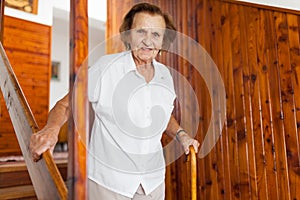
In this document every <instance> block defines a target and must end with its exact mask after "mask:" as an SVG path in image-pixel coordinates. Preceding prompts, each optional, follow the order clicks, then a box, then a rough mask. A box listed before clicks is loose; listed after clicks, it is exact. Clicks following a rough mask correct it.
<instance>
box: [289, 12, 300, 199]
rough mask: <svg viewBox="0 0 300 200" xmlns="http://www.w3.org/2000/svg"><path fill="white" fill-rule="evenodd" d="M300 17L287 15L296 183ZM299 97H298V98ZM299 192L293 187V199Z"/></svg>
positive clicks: (299, 162)
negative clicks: (292, 96)
mask: <svg viewBox="0 0 300 200" xmlns="http://www.w3.org/2000/svg"><path fill="white" fill-rule="evenodd" d="M298 19H300V16H297V15H291V14H287V23H288V35H289V46H290V62H291V70H292V73H291V79H292V85H293V94H294V107H293V108H292V111H293V113H294V117H295V136H294V138H289V139H293V140H294V147H293V148H294V149H295V150H296V151H295V150H294V151H293V155H292V156H291V157H290V156H289V158H290V159H289V160H288V163H289V167H290V168H291V170H293V173H292V174H290V175H291V176H295V177H297V179H296V181H298V182H299V179H300V146H299V142H300V98H299V96H298V95H299V94H300V84H299V81H298V80H300V76H299V75H300V67H299V66H300V43H299V39H300V34H299V33H300V28H299V27H300V26H299V25H300V24H299V22H300V21H298ZM296 95H297V96H296ZM299 195H300V194H299V192H297V191H296V188H295V187H294V186H292V187H291V198H292V199H300V197H299Z"/></svg>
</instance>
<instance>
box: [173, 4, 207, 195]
mask: <svg viewBox="0 0 300 200" xmlns="http://www.w3.org/2000/svg"><path fill="white" fill-rule="evenodd" d="M194 6H195V5H194ZM195 7H196V8H197V9H196V13H197V14H196V24H197V26H196V27H197V30H196V32H197V34H196V35H197V37H196V39H197V41H198V42H199V44H204V41H205V39H204V31H205V30H206V27H205V26H204V24H203V21H204V15H203V13H204V1H198V2H197V6H195ZM182 19H183V18H178V19H177V20H178V23H180V22H181V21H182ZM178 31H179V32H181V29H178ZM199 31H200V32H201V34H198V32H199ZM202 47H203V45H202ZM203 48H204V47H203ZM193 75H194V76H195V78H194V79H195V81H196V83H195V92H196V94H197V97H198V100H199V114H200V116H199V121H200V123H199V129H198V137H197V138H198V139H199V141H200V143H201V141H203V140H204V137H205V133H206V131H207V128H208V124H207V118H209V116H210V115H208V113H207V110H208V109H207V108H208V105H209V104H210V101H209V98H208V97H207V94H208V89H207V87H206V84H205V82H204V81H200V80H202V75H201V74H198V73H195V74H193ZM199 97H200V99H199ZM206 159H207V158H206ZM209 166H210V165H209V163H208V162H207V161H206V160H205V158H204V159H200V160H199V159H198V177H197V179H198V185H199V186H198V188H199V190H198V193H197V194H198V198H200V199H206V198H207V196H209V187H210V184H209V183H211V182H210V181H209V180H210V174H209V173H208V172H207V171H208V169H207V168H209ZM207 183H208V184H207Z"/></svg>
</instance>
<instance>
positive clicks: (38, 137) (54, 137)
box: [30, 127, 59, 162]
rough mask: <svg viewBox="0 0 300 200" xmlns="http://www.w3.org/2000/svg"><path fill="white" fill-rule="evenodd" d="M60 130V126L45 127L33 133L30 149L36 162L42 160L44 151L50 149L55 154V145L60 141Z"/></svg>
mask: <svg viewBox="0 0 300 200" xmlns="http://www.w3.org/2000/svg"><path fill="white" fill-rule="evenodd" d="M58 132H59V128H54V127H44V128H43V129H42V130H40V131H39V132H37V133H35V134H32V135H31V138H30V150H31V154H32V159H33V161H34V162H37V161H38V160H40V159H41V155H42V153H44V152H45V151H47V150H48V149H49V150H50V153H51V154H53V150H54V147H55V145H56V143H57V141H58Z"/></svg>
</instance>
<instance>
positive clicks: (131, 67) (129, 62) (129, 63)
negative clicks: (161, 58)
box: [125, 51, 164, 80]
mask: <svg viewBox="0 0 300 200" xmlns="http://www.w3.org/2000/svg"><path fill="white" fill-rule="evenodd" d="M125 56H126V59H125V60H126V61H125V63H126V64H125V66H126V69H125V72H126V73H128V72H130V71H136V65H135V62H134V60H133V56H132V52H131V51H126V52H125ZM160 64H161V63H159V62H157V61H156V60H155V59H153V66H154V69H155V72H154V77H153V80H155V79H156V78H160V79H163V78H164V75H163V73H161V72H160V69H159V67H158V65H160Z"/></svg>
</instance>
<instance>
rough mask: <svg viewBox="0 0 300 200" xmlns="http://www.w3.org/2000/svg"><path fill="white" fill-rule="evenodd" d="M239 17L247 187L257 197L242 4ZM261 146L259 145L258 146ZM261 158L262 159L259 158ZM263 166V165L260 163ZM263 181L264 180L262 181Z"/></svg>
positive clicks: (245, 24)
mask: <svg viewBox="0 0 300 200" xmlns="http://www.w3.org/2000/svg"><path fill="white" fill-rule="evenodd" d="M238 10H239V16H238V17H239V19H240V24H239V27H240V41H241V42H240V51H241V58H242V59H241V65H242V69H243V74H242V76H243V80H242V85H243V90H244V93H243V96H244V118H245V130H246V135H245V136H246V140H247V152H246V155H247V156H248V167H249V175H248V176H249V181H250V182H249V189H250V192H251V193H250V199H258V181H259V180H258V174H257V171H256V170H257V168H256V156H255V138H254V130H253V123H252V118H251V117H252V115H251V114H250V113H252V104H251V99H252V98H251V91H250V81H251V79H250V77H251V75H250V71H249V67H248V66H249V64H248V54H247V53H248V52H247V48H248V46H247V39H248V36H247V33H248V32H247V31H246V30H247V26H248V25H249V23H248V18H247V16H246V11H245V7H244V6H240V7H239V9H238ZM260 148H261V146H260ZM261 160H262V159H261ZM261 166H262V167H263V165H261ZM262 172H263V170H262ZM262 177H263V178H262V180H263V181H265V179H264V176H262ZM264 183H265V182H264ZM261 188H262V190H263V191H264V192H265V193H264V194H265V197H266V185H263V187H261Z"/></svg>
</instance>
